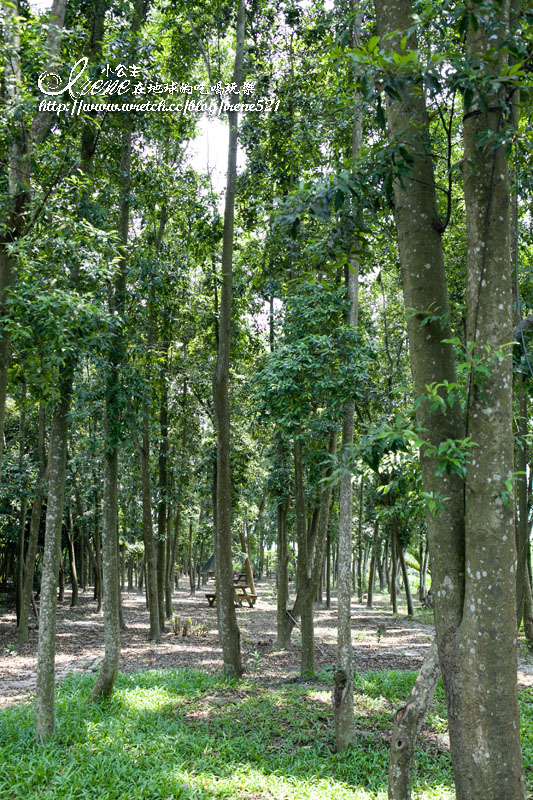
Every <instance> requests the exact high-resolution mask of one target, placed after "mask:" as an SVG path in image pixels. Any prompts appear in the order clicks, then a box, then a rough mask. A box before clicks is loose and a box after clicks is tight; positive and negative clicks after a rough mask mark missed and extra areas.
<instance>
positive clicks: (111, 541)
mask: <svg viewBox="0 0 533 800" xmlns="http://www.w3.org/2000/svg"><path fill="white" fill-rule="evenodd" d="M108 413H109V412H108ZM106 416H107V415H106ZM117 492H118V449H117V448H116V447H113V448H112V449H111V450H108V451H107V452H106V453H105V456H104V509H103V512H104V513H103V536H102V539H103V567H104V576H105V577H104V582H103V587H104V610H105V611H104V646H105V655H104V660H103V662H102V667H101V669H100V672H99V674H98V679H97V681H96V683H95V685H94V687H93V690H92V693H91V701H95V700H98V699H99V698H100V697H109V696H110V695H111V693H112V692H113V687H114V685H115V679H116V677H117V673H118V666H119V662H120V612H119V581H118V545H117V525H118V516H117V509H118V496H117Z"/></svg>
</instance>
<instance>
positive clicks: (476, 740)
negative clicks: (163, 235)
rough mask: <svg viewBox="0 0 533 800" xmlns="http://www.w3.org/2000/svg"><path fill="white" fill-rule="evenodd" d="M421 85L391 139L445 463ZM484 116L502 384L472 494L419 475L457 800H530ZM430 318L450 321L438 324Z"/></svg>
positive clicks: (493, 222) (473, 183)
mask: <svg viewBox="0 0 533 800" xmlns="http://www.w3.org/2000/svg"><path fill="white" fill-rule="evenodd" d="M375 5H376V12H377V20H378V28H379V32H380V36H381V37H382V42H383V46H384V47H385V48H387V49H389V50H397V51H398V52H400V51H401V39H402V36H403V35H404V34H405V36H406V40H407V47H408V48H409V49H412V50H415V49H416V38H415V34H414V32H413V30H412V29H411V30H409V29H408V26H409V24H410V18H411V15H412V8H411V3H410V0H394V2H392V0H375ZM467 13H468V14H469V24H470V27H469V31H468V35H467V50H468V54H469V57H470V58H471V59H472V58H474V59H475V60H476V62H479V71H480V75H483V74H484V70H485V62H484V57H485V56H486V55H489V56H490V61H491V64H492V66H491V69H492V68H493V67H494V64H495V63H497V62H498V61H499V60H500V59H502V60H503V58H505V55H504V53H505V50H504V49H503V48H502V49H500V50H497V49H495V48H497V47H498V46H499V44H500V35H499V34H496V35H494V36H491V37H490V38H488V37H487V34H486V31H485V29H484V25H483V18H482V17H480V16H479V9H478V7H477V6H475V5H474V4H471V3H469V4H468V5H467ZM508 13H509V6H508V2H503V3H502V4H500V5H496V4H495V6H494V14H493V17H494V18H495V19H496V20H497V19H498V18H499V20H500V21H501V22H502V25H503V28H507V25H508ZM472 19H475V22H476V25H475V27H476V31H474V28H473V27H472ZM493 21H494V20H492V21H491V24H492V23H493ZM388 34H390V36H389V37H388V38H385V37H386V36H387V35H388ZM502 35H503V34H502ZM489 51H490V53H489ZM416 81H418V78H416V79H415V82H414V83H415V85H413V86H411V87H407V88H404V89H403V92H402V95H401V97H400V98H399V99H394V100H391V101H390V102H389V103H388V107H387V120H388V125H389V131H390V134H391V136H392V137H393V138H394V140H395V142H399V143H402V144H403V146H404V147H406V149H407V150H408V151H409V154H410V157H411V159H412V160H411V161H410V164H409V167H408V170H409V171H408V172H407V173H406V174H405V175H403V176H402V180H401V182H400V181H399V180H396V181H395V183H394V214H395V220H396V227H397V232H398V246H399V253H400V262H401V268H402V282H403V290H404V299H405V305H406V307H407V308H409V309H413V312H412V313H411V314H410V318H409V321H408V335H409V349H410V356H411V365H412V372H413V384H414V394H415V397H416V398H417V399H419V400H421V402H419V404H418V405H417V411H416V413H417V421H418V423H419V425H420V426H421V427H422V428H423V429H425V430H426V431H427V434H426V436H427V439H428V442H429V444H430V446H431V447H432V448H435V449H436V448H437V447H438V446H439V444H440V443H441V442H443V441H446V440H447V439H453V440H462V439H463V438H464V435H465V424H464V423H465V420H464V419H463V415H462V413H461V409H460V407H459V405H458V404H457V403H456V404H454V405H452V407H450V404H446V407H445V409H444V410H442V411H437V412H432V411H430V408H429V403H428V401H427V400H424V399H423V398H425V397H426V394H427V389H426V387H427V386H428V385H435V384H438V385H440V386H443V385H446V382H447V383H448V384H455V383H456V372H455V361H454V354H453V351H452V348H451V345H450V344H449V340H450V338H451V331H450V326H449V323H448V319H449V304H448V298H447V288H446V280H445V272H444V265H443V256H442V245H441V239H440V237H441V233H442V229H443V226H442V224H441V222H440V220H439V218H438V214H437V209H436V202H435V189H434V186H435V180H434V174H433V165H432V157H431V143H430V141H429V133H428V131H429V126H428V118H427V112H426V108H425V97H424V91H423V88H422V87H421V86H420V85H416ZM474 103H475V106H474V109H473V112H472V113H470V112H469V113H467V114H466V115H465V123H464V133H465V160H464V163H465V173H464V177H465V201H466V207H467V240H468V243H467V247H468V258H467V261H468V263H467V272H468V278H467V339H468V340H469V341H470V342H475V348H481V352H484V350H483V348H484V346H485V345H488V350H489V363H490V368H491V378H490V381H487V382H486V384H484V385H483V387H480V386H479V381H478V380H477V379H476V376H475V374H474V375H473V376H472V379H471V386H470V397H469V403H468V410H467V413H468V420H467V425H466V430H467V434H469V435H470V436H471V437H472V440H473V441H475V443H476V448H475V450H474V451H473V456H472V460H471V463H470V464H469V465H468V468H467V477H466V488H465V485H464V484H463V481H462V480H461V477H460V476H459V475H458V474H456V473H453V472H452V473H451V474H450V475H447V474H446V472H445V471H443V472H441V474H440V475H437V474H436V471H437V466H438V464H437V460H436V458H435V456H434V455H433V452H434V450H431V449H429V450H428V449H427V448H423V449H422V453H421V466H422V480H423V485H424V490H425V491H426V492H428V493H429V492H431V493H433V494H434V495H437V496H440V497H445V498H447V500H446V502H445V503H443V504H442V508H441V509H440V511H439V513H438V515H437V516H434V517H428V540H429V547H430V553H431V570H432V582H433V586H434V588H435V625H436V632H437V641H438V647H439V659H440V665H441V670H442V675H443V681H444V686H445V691H446V700H447V706H448V722H449V728H450V748H451V755H452V765H453V770H454V777H455V786H456V793H457V800H481V799H482V798H483V800H497V799H498V800H499V798H502V797H505V798H506V800H507V798H509V800H523V798H524V783H523V774H522V759H521V753H520V742H519V717H518V704H517V690H516V639H515V634H516V606H515V603H516V599H515V574H514V569H515V567H514V559H515V541H514V527H513V518H512V516H513V515H512V512H511V510H510V506H511V503H512V499H511V502H509V505H508V506H506V505H505V499H506V494H505V492H506V486H505V482H506V481H507V480H508V479H509V478H510V475H511V473H512V471H513V454H512V437H511V427H510V396H511V395H510V390H511V373H510V355H509V356H507V357H505V356H502V357H500V355H499V354H497V350H498V348H501V347H502V345H503V344H504V343H506V342H510V341H511V340H512V326H511V324H510V322H511V316H510V315H511V302H510V300H511V291H510V270H509V263H510V258H509V241H508V231H509V217H508V181H507V164H506V156H505V152H504V148H503V147H501V146H500V147H498V142H497V131H498V129H499V125H500V123H499V120H500V111H499V110H498V111H494V108H495V107H498V108H499V106H500V98H498V97H484V98H481V99H480V98H479V97H477V96H476V95H474ZM487 130H492V132H493V134H496V139H495V141H494V145H495V146H494V147H493V148H492V149H483V148H482V147H481V146H478V141H479V135H480V134H484V133H485V132H486V131H487ZM427 309H431V315H432V317H435V318H438V317H440V319H435V321H433V320H430V321H428V319H427V314H428V311H427ZM420 322H424V323H427V324H424V325H423V326H421V325H420ZM447 340H448V341H447ZM477 352H479V349H478V350H477ZM476 354H477V353H476Z"/></svg>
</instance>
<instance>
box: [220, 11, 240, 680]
mask: <svg viewBox="0 0 533 800" xmlns="http://www.w3.org/2000/svg"><path fill="white" fill-rule="evenodd" d="M244 24H245V8H244V0H239V6H238V11H237V44H236V50H235V64H234V69H233V82H234V83H235V84H236V85H237V87H239V88H240V85H241V80H242V63H243V56H244ZM237 99H238V92H236V93H234V95H232V103H235V102H237ZM228 124H229V144H228V174H227V188H226V201H225V209H224V230H223V240H222V289H221V298H220V318H219V337H218V353H217V366H216V375H215V387H214V388H215V392H214V400H215V417H216V429H217V486H216V573H217V611H218V632H219V638H220V644H221V646H222V654H223V659H224V674H225V675H228V676H233V677H239V676H240V675H241V674H242V664H241V651H240V633H239V629H238V627H237V618H236V615H235V604H234V600H233V597H234V594H233V562H232V555H231V545H232V533H231V500H232V497H231V496H232V484H231V465H230V446H231V432H230V426H231V421H230V414H231V412H230V401H229V364H230V346H231V314H232V291H233V290H232V283H233V281H232V273H233V231H234V218H235V195H236V184H237V137H238V113H237V112H235V111H229V112H228Z"/></svg>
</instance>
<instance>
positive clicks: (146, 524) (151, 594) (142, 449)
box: [138, 413, 161, 642]
mask: <svg viewBox="0 0 533 800" xmlns="http://www.w3.org/2000/svg"><path fill="white" fill-rule="evenodd" d="M138 453H139V461H140V468H141V489H142V507H143V540H144V553H145V563H146V592H147V598H148V607H149V611H150V634H149V637H150V640H151V641H153V642H158V641H159V640H160V638H161V629H160V625H159V599H158V593H157V547H156V542H155V537H154V529H153V524H152V490H151V487H150V429H149V419H148V417H147V416H146V413H145V414H143V421H142V442H141V443H139V445H138Z"/></svg>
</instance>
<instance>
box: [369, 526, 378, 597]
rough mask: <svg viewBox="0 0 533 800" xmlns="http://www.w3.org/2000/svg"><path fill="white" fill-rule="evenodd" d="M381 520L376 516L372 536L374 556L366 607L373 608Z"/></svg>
mask: <svg viewBox="0 0 533 800" xmlns="http://www.w3.org/2000/svg"><path fill="white" fill-rule="evenodd" d="M378 537H379V520H378V519H377V518H376V520H375V522H374V536H373V538H372V558H371V560H370V575H369V576H368V592H367V598H366V607H367V608H372V603H373V602H374V583H375V580H376V571H377V566H378V560H379V559H378V555H379V553H378V550H379V539H378Z"/></svg>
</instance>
